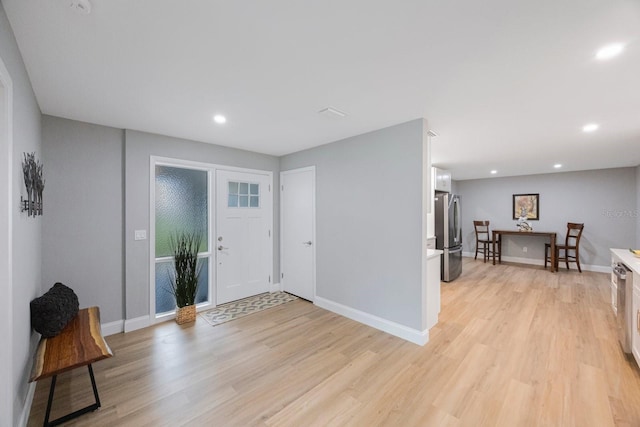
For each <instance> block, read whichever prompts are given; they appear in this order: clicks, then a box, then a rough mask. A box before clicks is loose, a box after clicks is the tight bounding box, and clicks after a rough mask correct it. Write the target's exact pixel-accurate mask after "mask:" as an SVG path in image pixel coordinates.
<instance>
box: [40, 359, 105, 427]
mask: <svg viewBox="0 0 640 427" xmlns="http://www.w3.org/2000/svg"><path fill="white" fill-rule="evenodd" d="M88 368H89V377H90V378H91V387H92V388H93V397H94V398H95V399H96V403H93V404H91V405H89V406H87V407H85V408H82V409H78V410H77V411H75V412H72V413H70V414H67V415H65V416H63V417H60V418H58V419H55V420H53V421H51V422H49V415H51V404H52V403H53V392H54V390H55V388H56V379H57V377H58V376H57V375H54V376H53V377H52V378H51V388H50V389H49V400H48V402H47V413H46V414H45V416H44V427H52V426H57V425H60V424H62V423H65V422H67V421H69V420H72V419H74V418H77V417H79V416H80V415H84V414H86V413H87V412H93V411H95V410H97V409H98V408H99V407H100V397H99V396H98V387H97V386H96V379H95V377H94V376H93V367H92V366H91V364H89V365H88Z"/></svg>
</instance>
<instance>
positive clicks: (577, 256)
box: [576, 249, 582, 273]
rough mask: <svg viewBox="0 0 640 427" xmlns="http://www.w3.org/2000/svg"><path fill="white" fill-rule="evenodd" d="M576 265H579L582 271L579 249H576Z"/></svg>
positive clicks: (579, 269)
mask: <svg viewBox="0 0 640 427" xmlns="http://www.w3.org/2000/svg"><path fill="white" fill-rule="evenodd" d="M576 265H577V266H578V271H579V272H580V273H582V269H581V268H580V255H579V254H578V249H576Z"/></svg>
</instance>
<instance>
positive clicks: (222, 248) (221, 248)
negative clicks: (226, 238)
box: [218, 245, 229, 251]
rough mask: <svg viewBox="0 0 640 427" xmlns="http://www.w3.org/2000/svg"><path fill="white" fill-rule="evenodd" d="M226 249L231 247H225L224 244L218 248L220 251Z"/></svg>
mask: <svg viewBox="0 0 640 427" xmlns="http://www.w3.org/2000/svg"><path fill="white" fill-rule="evenodd" d="M225 249H229V248H225V247H224V246H222V245H220V246H218V250H219V251H222V250H225Z"/></svg>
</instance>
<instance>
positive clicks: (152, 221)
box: [148, 156, 274, 325]
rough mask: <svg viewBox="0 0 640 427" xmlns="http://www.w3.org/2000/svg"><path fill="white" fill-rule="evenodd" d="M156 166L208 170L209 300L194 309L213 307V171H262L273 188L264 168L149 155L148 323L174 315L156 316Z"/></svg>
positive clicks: (271, 268)
mask: <svg viewBox="0 0 640 427" xmlns="http://www.w3.org/2000/svg"><path fill="white" fill-rule="evenodd" d="M156 165H164V166H172V167H184V168H189V169H199V170H206V171H208V173H209V180H208V186H209V195H208V196H209V215H208V219H207V220H208V223H209V236H208V239H209V252H210V253H211V255H210V256H209V283H208V286H209V302H208V303H201V304H198V305H197V308H196V310H197V311H204V310H208V309H210V308H212V307H215V306H216V296H217V295H216V286H215V278H216V274H217V270H216V265H217V264H216V256H217V251H215V250H213V248H214V247H215V236H217V230H216V229H215V227H216V222H215V214H216V193H215V189H216V181H215V177H216V171H218V170H225V171H232V172H246V173H255V174H263V175H268V177H269V186H270V189H271V188H273V172H272V171H265V170H259V169H247V168H240V167H235V166H225V165H218V164H215V163H203V162H196V161H191V160H182V159H175V158H171V157H161V156H150V157H149V236H148V242H149V283H148V288H149V319H150V324H152V325H153V324H154V323H158V322H163V321H166V320H169V319H172V318H174V317H175V313H168V314H166V315H162V316H159V317H157V316H156V293H155V283H156V259H155V247H156V213H155V198H156V191H155V188H156V187H155V182H156V180H155V178H156ZM270 197H271V206H272V208H271V211H270V212H269V226H270V229H271V230H272V231H271V246H270V251H269V260H268V262H269V274H270V275H271V278H272V279H271V282H272V283H273V282H274V279H273V192H272V191H270Z"/></svg>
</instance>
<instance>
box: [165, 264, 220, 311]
mask: <svg viewBox="0 0 640 427" xmlns="http://www.w3.org/2000/svg"><path fill="white" fill-rule="evenodd" d="M198 263H199V264H201V265H202V269H201V270H200V277H199V278H198V293H197V294H196V304H200V303H201V302H206V301H208V299H209V262H208V258H201V259H200V260H199V261H198ZM172 275H173V261H164V262H159V263H156V314H162V313H168V312H171V311H174V310H175V308H176V300H175V298H174V297H173V294H172V293H171V277H172Z"/></svg>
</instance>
